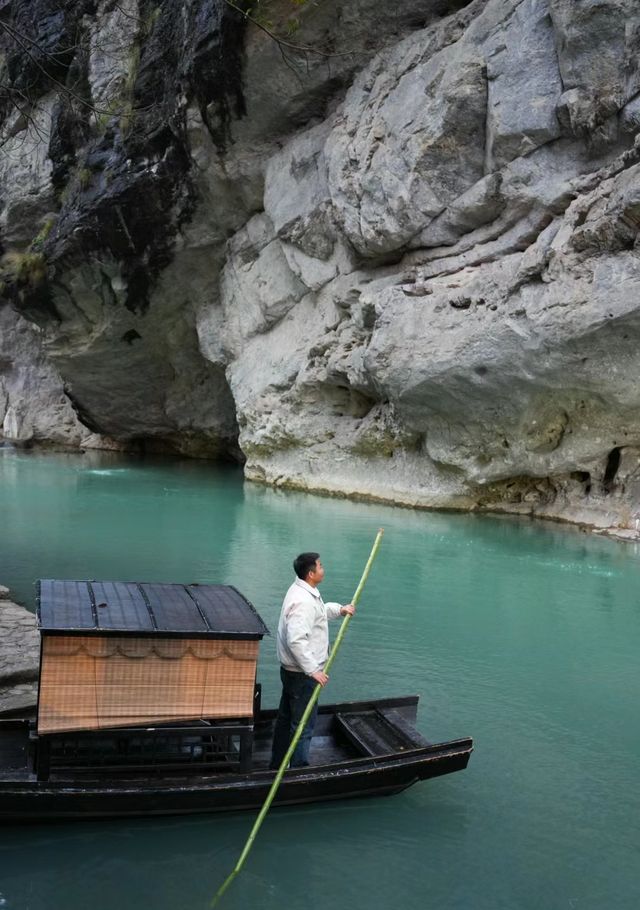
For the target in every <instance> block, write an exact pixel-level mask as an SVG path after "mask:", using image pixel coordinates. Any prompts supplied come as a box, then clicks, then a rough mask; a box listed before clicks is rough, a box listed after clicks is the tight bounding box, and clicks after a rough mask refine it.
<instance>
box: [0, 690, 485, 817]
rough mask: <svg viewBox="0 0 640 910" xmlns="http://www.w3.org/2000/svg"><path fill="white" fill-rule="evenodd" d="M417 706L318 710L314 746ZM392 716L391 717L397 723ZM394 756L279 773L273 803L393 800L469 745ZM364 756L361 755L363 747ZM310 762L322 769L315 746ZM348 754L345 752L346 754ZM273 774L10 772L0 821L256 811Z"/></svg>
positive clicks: (446, 769)
mask: <svg viewBox="0 0 640 910" xmlns="http://www.w3.org/2000/svg"><path fill="white" fill-rule="evenodd" d="M416 704H417V699H414V698H411V699H397V700H385V701H384V702H381V701H380V702H367V703H360V704H359V705H353V704H351V705H348V706H345V705H336V706H330V705H329V706H324V707H323V708H322V715H321V717H320V718H319V724H318V726H319V728H320V734H321V736H320V737H319V743H322V742H325V743H329V746H328V748H331V747H333V746H332V742H331V738H330V736H329V735H328V734H329V732H330V731H331V730H333V729H334V727H335V715H336V714H339V713H340V710H341V711H342V712H343V713H344V712H345V708H347V707H348V709H349V711H350V712H351V714H350V715H349V716H351V717H354V716H355V717H360V716H361V715H360V714H358V709H361V712H365V713H366V711H368V712H369V713H370V712H371V711H372V710H376V709H375V707H374V708H372V706H376V705H384V706H386V707H387V708H388V707H389V706H391V707H392V708H393V710H394V711H395V712H396V714H395V715H394V716H396V715H397V712H398V711H403V712H404V716H407V715H408V716H409V717H410V716H411V714H413V715H415V705H416ZM274 714H275V712H264V715H263V723H265V724H267V725H272V723H273V716H274ZM398 716H399V715H398ZM406 730H408V731H409V733H407V745H406V746H404V747H403V748H402V749H401V751H398V752H396V753H391V754H385V755H360V756H356V757H345V758H343V759H342V760H334V761H330V762H327V763H324V764H314V765H312V766H310V767H308V768H299V769H291V770H288V771H286V772H285V774H284V776H283V779H282V782H281V785H280V788H279V790H278V793H277V795H276V798H275V801H274V803H275V805H277V806H292V805H300V804H304V803H313V802H322V801H328V800H337V799H348V798H358V797H369V796H383V795H389V794H393V793H398V792H400V791H402V790H404V789H406V788H407V787H410V786H411V785H412V784H414V783H416V782H417V781H420V780H427V779H430V778H432V777H438V776H441V775H443V774H449V773H452V772H454V771H459V770H462V769H463V768H465V767H466V766H467V763H468V761H469V757H470V755H471V751H472V748H473V744H472V741H471V740H470V739H460V740H454V741H450V742H446V743H440V744H435V745H433V744H427V743H426V741H424V740H423V739H422V737H421V736H420V735H419V734H418V733H417V731H416V732H415V737H416V738H417V740H414V741H413V742H412V741H411V739H410V731H411V728H410V727H406ZM363 748H364V747H363ZM316 751H317V754H318V756H319V758H320V761H322V757H323V751H322V745H321V744H320V745H318V747H317V750H316ZM353 752H355V749H352V754H353ZM273 778H274V772H272V771H269V770H267V769H256V770H252V771H250V772H248V773H221V772H216V773H211V772H210V773H208V774H202V775H194V774H190V775H175V774H174V775H173V776H169V775H166V776H162V775H161V774H158V773H156V774H154V776H153V777H152V778H148V779H139V778H136V779H133V778H128V779H119V778H116V777H113V778H111V779H88V778H87V777H86V775H84V776H83V777H82V778H81V779H80V778H79V779H76V780H74V779H68V778H66V779H57V778H55V777H52V779H51V780H48V781H38V780H37V779H35V776H34V775H30V776H28V777H27V778H22V779H20V776H19V774H18V773H17V772H15V771H14V772H11V771H8V772H5V773H4V776H3V777H0V821H2V822H4V823H9V822H11V823H16V822H20V823H22V822H42V821H49V820H62V819H80V818H82V819H87V818H116V817H118V818H122V817H133V816H156V815H183V814H194V813H205V812H207V813H208V812H225V811H241V810H254V809H257V808H259V807H260V806H261V805H262V804H263V802H264V800H265V798H266V796H267V794H268V792H269V788H270V786H271V784H272V782H273Z"/></svg>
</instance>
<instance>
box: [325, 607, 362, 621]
mask: <svg viewBox="0 0 640 910" xmlns="http://www.w3.org/2000/svg"><path fill="white" fill-rule="evenodd" d="M325 607H326V609H327V619H339V618H340V617H341V616H347V615H349V616H353V614H354V613H355V612H356V608H355V607H354V605H353V604H334V603H328V604H325Z"/></svg>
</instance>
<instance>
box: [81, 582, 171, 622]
mask: <svg viewBox="0 0 640 910" xmlns="http://www.w3.org/2000/svg"><path fill="white" fill-rule="evenodd" d="M88 586H89V589H90V590H93V596H94V599H95V604H96V620H97V628H99V629H111V630H113V629H117V630H119V631H120V630H126V631H127V632H153V630H154V628H155V626H154V624H153V618H152V616H151V614H150V613H149V608H148V607H147V603H146V601H145V599H144V597H143V595H142V592H141V591H140V590H139V588H138V586H137V585H125V584H119V583H118V582H114V581H92V582H89V583H88Z"/></svg>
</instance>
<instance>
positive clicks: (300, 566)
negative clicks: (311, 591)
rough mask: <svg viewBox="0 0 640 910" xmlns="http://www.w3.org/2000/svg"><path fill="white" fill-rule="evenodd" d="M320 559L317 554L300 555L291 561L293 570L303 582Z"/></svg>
mask: <svg viewBox="0 0 640 910" xmlns="http://www.w3.org/2000/svg"><path fill="white" fill-rule="evenodd" d="M319 559H320V554H319V553H301V554H300V556H296V558H295V559H294V560H293V570H294V572H295V573H296V575H297V576H298V578H301V579H302V580H303V581H304V580H305V578H306V577H307V575H308V574H309V572H310V571H311V570H312V569H315V567H316V563H317V561H318V560H319Z"/></svg>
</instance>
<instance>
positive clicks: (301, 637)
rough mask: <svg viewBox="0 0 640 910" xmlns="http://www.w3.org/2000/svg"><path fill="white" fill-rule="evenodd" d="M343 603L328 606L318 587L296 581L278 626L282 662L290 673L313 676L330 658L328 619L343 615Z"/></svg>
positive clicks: (278, 644) (286, 599)
mask: <svg viewBox="0 0 640 910" xmlns="http://www.w3.org/2000/svg"><path fill="white" fill-rule="evenodd" d="M341 609H342V604H335V603H328V604H325V603H324V601H323V600H322V597H321V596H320V591H318V589H317V588H312V587H311V585H308V584H307V583H306V581H302V579H301V578H296V580H295V581H294V583H293V584H292V585H291V587H290V588H289V590H288V591H287V593H286V595H285V598H284V602H283V604H282V612H281V613H280V622H279V623H278V639H277V648H278V660H279V661H280V663H281V664H282V666H283V667H284V668H285V669H286V670H293V671H294V672H297V673H306V674H307V676H310V675H311V674H312V673H316V672H317V671H318V670H322V669H323V667H324V665H325V663H326V662H327V657H328V656H329V626H328V622H327V620H329V619H337V618H338V617H339V616H340V610H341Z"/></svg>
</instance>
